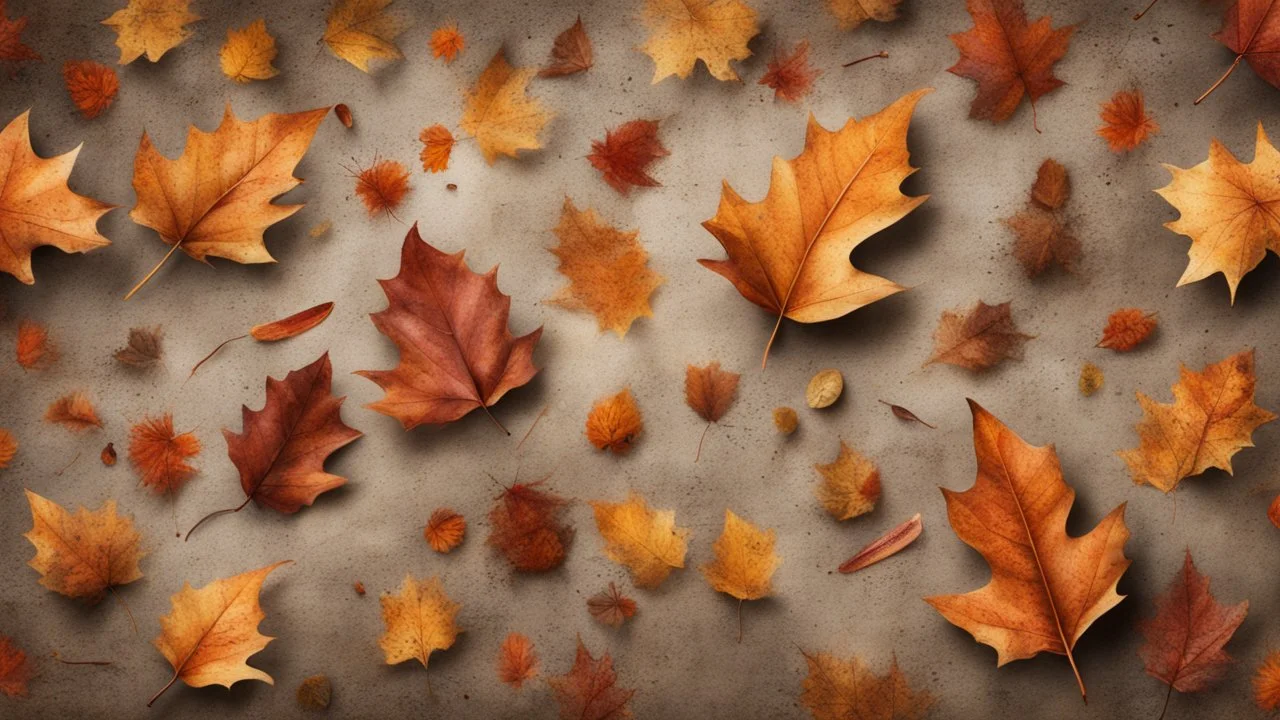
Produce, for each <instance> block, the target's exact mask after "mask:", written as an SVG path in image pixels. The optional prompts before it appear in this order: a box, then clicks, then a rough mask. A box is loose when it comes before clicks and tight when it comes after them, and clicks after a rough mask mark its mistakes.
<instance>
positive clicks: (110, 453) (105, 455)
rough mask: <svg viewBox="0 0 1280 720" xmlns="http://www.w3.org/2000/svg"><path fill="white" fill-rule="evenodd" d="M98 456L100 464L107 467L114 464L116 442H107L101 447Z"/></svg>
mask: <svg viewBox="0 0 1280 720" xmlns="http://www.w3.org/2000/svg"><path fill="white" fill-rule="evenodd" d="M98 457H99V458H100V459H101V460H102V464H103V465H106V466H107V467H111V466H112V465H115V464H116V444H115V443H107V446H106V447H104V448H102V452H101V453H99V455H98Z"/></svg>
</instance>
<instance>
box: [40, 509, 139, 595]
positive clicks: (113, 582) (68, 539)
mask: <svg viewBox="0 0 1280 720" xmlns="http://www.w3.org/2000/svg"><path fill="white" fill-rule="evenodd" d="M26 493H27V503H28V504H29V505H30V506H31V529H30V530H28V531H27V532H26V533H25V534H24V535H23V537H25V538H26V539H28V540H30V541H31V544H32V545H35V547H36V556H35V557H33V558H31V561H30V562H28V563H27V564H28V565H30V566H31V567H32V568H34V569H35V570H36V571H37V572H39V573H40V584H41V585H43V586H45V587H47V588H49V589H50V590H52V591H54V592H56V593H59V594H62V595H66V596H67V597H72V598H79V599H82V600H85V601H87V602H89V603H96V602H98V601H99V600H101V599H102V596H103V595H104V594H105V593H106V592H107V591H108V590H110V589H112V588H114V587H118V586H120V585H127V584H128V583H131V582H133V581H134V580H137V579H139V578H141V577H142V571H141V570H140V569H138V560H140V559H141V558H142V556H143V555H145V554H146V553H145V552H144V551H143V550H142V548H141V547H139V545H140V543H141V542H142V536H141V535H140V534H138V531H137V530H136V529H135V528H134V526H133V521H132V520H130V519H129V518H127V517H120V516H119V515H117V514H116V503H115V501H114V500H108V501H106V502H105V503H103V504H102V507H100V508H98V509H97V510H94V511H92V512H90V511H89V510H86V509H85V508H83V507H82V508H79V509H78V510H77V511H76V513H75V514H74V515H73V514H71V513H69V512H67V510H66V508H64V507H62V506H61V505H59V504H57V503H55V502H53V501H52V500H49V499H47V498H44V497H41V496H40V495H37V494H36V493H33V492H31V491H30V490H27V491H26Z"/></svg>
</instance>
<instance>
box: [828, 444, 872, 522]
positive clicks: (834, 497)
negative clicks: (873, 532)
mask: <svg viewBox="0 0 1280 720" xmlns="http://www.w3.org/2000/svg"><path fill="white" fill-rule="evenodd" d="M813 469H814V470H817V471H818V474H819V475H821V476H822V482H821V483H820V484H819V485H818V487H817V494H818V501H819V502H821V503H822V507H823V508H824V509H825V510H826V511H827V513H828V514H830V515H831V517H833V518H835V519H837V520H848V519H850V518H855V517H858V516H859V515H865V514H867V513H869V512H871V511H872V510H874V509H875V507H876V501H877V500H879V499H880V469H879V468H877V467H876V465H875V463H873V462H871V461H870V460H868V459H867V458H866V457H864V456H863V455H862V454H861V453H858V452H856V451H854V450H853V449H851V448H850V447H849V446H848V445H846V444H845V442H844V441H843V440H841V441H840V454H839V455H838V456H836V459H835V461H834V462H832V463H830V464H828V465H822V464H818V465H814V466H813Z"/></svg>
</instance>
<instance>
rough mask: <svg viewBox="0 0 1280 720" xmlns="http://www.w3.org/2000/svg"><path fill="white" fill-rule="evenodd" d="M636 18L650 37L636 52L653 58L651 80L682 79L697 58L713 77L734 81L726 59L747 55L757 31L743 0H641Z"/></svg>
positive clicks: (732, 72)
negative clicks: (642, 8)
mask: <svg viewBox="0 0 1280 720" xmlns="http://www.w3.org/2000/svg"><path fill="white" fill-rule="evenodd" d="M641 20H643V21H644V24H645V25H646V26H647V27H648V28H649V37H648V39H647V40H645V43H644V45H641V46H640V50H641V51H643V52H644V53H645V54H646V55H648V56H649V57H651V58H653V64H654V69H653V83H654V84H655V85H656V84H657V83H658V82H660V81H662V80H663V79H664V78H666V77H667V76H669V75H675V76H676V77H678V78H682V79H683V78H687V77H689V73H691V72H693V67H694V65H696V64H697V62H698V61H699V60H701V61H702V64H703V65H706V67H707V72H709V73H711V77H713V78H715V79H717V80H738V79H739V78H738V73H736V72H734V70H733V68H732V67H731V66H730V65H729V61H731V60H745V59H746V58H749V57H751V49H750V48H749V47H747V43H748V42H750V41H751V38H753V37H755V36H756V35H758V34H759V33H760V25H759V23H757V22H756V11H755V10H752V9H751V8H750V7H748V6H747V4H746V3H744V2H742V0H645V4H644V11H643V13H642V15H641Z"/></svg>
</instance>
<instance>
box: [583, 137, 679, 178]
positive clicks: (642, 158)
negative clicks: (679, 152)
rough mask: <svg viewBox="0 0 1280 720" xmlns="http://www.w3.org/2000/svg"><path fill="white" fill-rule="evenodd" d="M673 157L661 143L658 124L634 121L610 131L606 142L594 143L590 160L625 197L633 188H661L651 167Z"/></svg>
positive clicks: (595, 141)
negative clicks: (651, 174)
mask: <svg viewBox="0 0 1280 720" xmlns="http://www.w3.org/2000/svg"><path fill="white" fill-rule="evenodd" d="M670 154H671V153H670V152H668V151H667V149H666V148H665V147H663V146H662V141H661V140H659V139H658V123H657V121H655V120H632V121H631V122H629V123H625V124H623V125H622V126H620V127H618V128H616V129H614V130H609V131H607V132H606V133H605V136H604V142H600V141H598V140H592V141H591V154H590V155H588V156H587V160H589V161H591V165H592V166H593V167H595V169H597V170H599V171H600V173H601V174H602V175H604V181H605V182H607V183H609V185H611V186H612V187H613V189H614V190H617V191H618V192H620V193H622V194H623V195H626V194H627V193H628V192H629V191H630V190H631V188H632V187H633V186H642V187H657V186H659V185H661V184H662V183H660V182H658V181H657V180H654V179H653V177H652V176H650V175H649V165H651V164H652V163H653V161H654V160H657V159H658V158H660V157H663V156H666V155H670Z"/></svg>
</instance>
